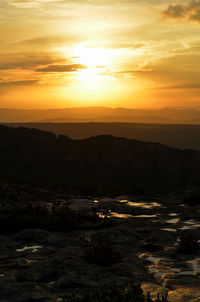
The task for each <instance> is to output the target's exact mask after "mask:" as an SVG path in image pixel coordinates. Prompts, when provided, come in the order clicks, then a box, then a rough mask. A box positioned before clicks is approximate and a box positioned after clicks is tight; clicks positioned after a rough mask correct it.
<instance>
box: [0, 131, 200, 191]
mask: <svg viewBox="0 0 200 302" xmlns="http://www.w3.org/2000/svg"><path fill="white" fill-rule="evenodd" d="M0 144H1V148H0V165H1V169H0V180H2V181H7V182H13V181H14V182H16V181H17V182H25V183H30V184H37V185H44V186H53V187H64V188H66V189H69V190H75V191H76V192H82V193H83V192H84V193H87V194H90V193H99V194H107V193H113V194H125V193H133V192H135V191H138V190H141V191H145V192H157V193H158V192H161V193H163V192H171V191H173V190H178V191H183V190H185V189H191V188H195V187H198V186H199V183H200V152H198V151H192V150H179V149H175V148H170V147H167V146H165V145H161V144H157V143H147V142H141V141H136V140H130V139H126V138H117V137H113V136H109V135H101V136H97V137H91V138H88V139H84V140H72V139H70V138H68V137H67V136H63V135H61V136H56V135H54V134H53V133H49V132H44V131H41V130H37V129H27V128H10V127H5V126H0Z"/></svg>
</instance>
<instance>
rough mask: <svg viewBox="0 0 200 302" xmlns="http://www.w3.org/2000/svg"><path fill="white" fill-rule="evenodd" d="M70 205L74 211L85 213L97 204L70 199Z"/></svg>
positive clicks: (90, 201) (87, 200) (85, 200)
mask: <svg viewBox="0 0 200 302" xmlns="http://www.w3.org/2000/svg"><path fill="white" fill-rule="evenodd" d="M68 204H69V208H70V209H71V210H74V211H85V210H90V209H91V208H93V207H95V203H93V202H92V200H89V199H70V200H68Z"/></svg>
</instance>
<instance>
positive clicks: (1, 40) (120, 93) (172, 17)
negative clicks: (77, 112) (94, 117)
mask: <svg viewBox="0 0 200 302" xmlns="http://www.w3.org/2000/svg"><path fill="white" fill-rule="evenodd" d="M77 106H79V107H80V106H110V107H119V106H120V107H132V108H133V107H135V108H136V107H140V108H144V107H147V108H155V107H158V108H161V107H166V106H177V107H182V106H187V107H200V0H196V1H195V0H192V1H188V0H187V1H184V0H177V1H170V0H121V1H118V0H57V1H56V0H35V1H32V0H0V107H7V108H9V107H12V108H61V107H77Z"/></svg>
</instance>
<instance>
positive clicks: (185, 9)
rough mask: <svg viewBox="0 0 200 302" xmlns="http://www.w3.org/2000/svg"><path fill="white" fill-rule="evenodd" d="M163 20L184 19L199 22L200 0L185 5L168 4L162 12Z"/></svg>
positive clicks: (192, 0)
mask: <svg viewBox="0 0 200 302" xmlns="http://www.w3.org/2000/svg"><path fill="white" fill-rule="evenodd" d="M163 17H164V18H173V19H179V18H186V20H187V21H197V22H200V0H191V1H189V3H188V4H187V5H182V4H169V6H168V8H167V9H166V10H164V11H163Z"/></svg>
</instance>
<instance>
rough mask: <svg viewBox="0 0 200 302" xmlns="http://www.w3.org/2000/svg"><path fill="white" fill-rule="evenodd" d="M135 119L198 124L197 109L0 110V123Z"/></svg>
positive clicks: (151, 121)
mask: <svg viewBox="0 0 200 302" xmlns="http://www.w3.org/2000/svg"><path fill="white" fill-rule="evenodd" d="M19 122H20V123H24V122H40V123H42V122H44V123H47V122H51V123H67V122H70V123H73V122H76V123H77V122H138V123H161V124H200V110H198V109H178V108H164V109H157V110H150V109H128V108H107V107H81V108H66V109H49V110H20V109H0V123H19Z"/></svg>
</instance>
